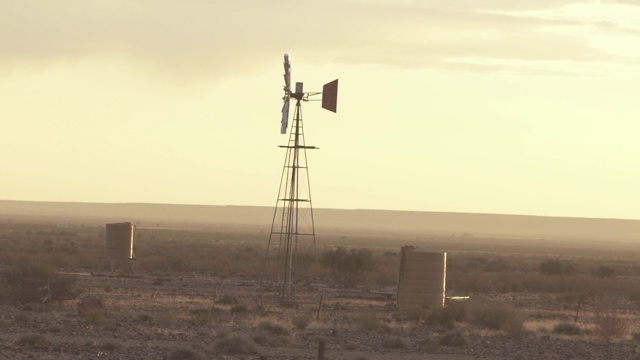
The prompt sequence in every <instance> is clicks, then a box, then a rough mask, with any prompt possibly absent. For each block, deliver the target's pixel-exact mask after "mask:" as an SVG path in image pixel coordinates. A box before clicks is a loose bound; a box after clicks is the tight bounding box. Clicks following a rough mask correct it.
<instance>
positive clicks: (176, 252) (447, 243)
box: [0, 218, 640, 360]
mask: <svg viewBox="0 0 640 360" xmlns="http://www.w3.org/2000/svg"><path fill="white" fill-rule="evenodd" d="M345 234H346V235H345ZM267 239H268V234H266V233H265V232H264V231H260V230H256V229H255V228H251V227H247V228H243V227H241V226H226V227H224V230H219V231H216V230H212V228H208V229H204V228H203V227H200V228H198V227H196V226H191V227H190V228H184V229H170V228H145V227H144V226H141V227H139V228H138V232H137V243H136V254H137V257H138V258H139V264H138V265H139V271H138V272H136V273H135V274H127V273H116V274H111V275H112V276H102V275H105V274H104V273H97V272H96V273H94V275H93V276H92V275H90V272H91V271H92V270H95V268H96V266H97V265H98V263H99V258H100V256H101V255H102V252H103V245H104V226H103V225H96V224H86V225H79V226H76V227H73V228H59V227H57V226H56V225H54V224H51V223H49V224H47V221H46V219H38V220H37V221H36V220H33V219H31V220H29V219H27V218H21V219H19V220H16V219H15V218H14V219H12V220H9V219H2V223H1V225H0V266H1V269H0V271H1V276H0V303H1V305H0V329H1V331H0V343H1V344H2V345H1V347H0V359H18V358H35V359H61V358H64V359H258V358H264V359H315V358H317V348H318V342H319V341H320V340H323V341H325V342H326V352H325V358H326V359H345V360H346V359H350V360H355V359H360V360H364V359H477V358H481V359H640V355H639V354H640V260H638V259H640V249H638V246H637V245H636V244H634V243H631V242H616V243H611V242H605V241H599V242H598V241H595V240H594V241H593V242H591V243H588V244H587V243H584V242H582V241H579V240H574V241H559V240H548V239H547V240H545V239H526V238H518V239H510V238H508V237H502V238H496V237H492V238H489V237H485V238H483V237H478V236H473V235H472V234H458V235H455V236H454V235H442V234H441V235H416V234H410V233H408V234H402V233H394V234H388V233H375V234H366V235H362V234H361V233H359V232H358V231H351V232H348V233H347V232H343V233H341V232H339V231H334V232H333V233H329V232H327V233H320V234H319V235H318V238H317V242H318V248H317V254H318V258H320V259H323V258H324V259H325V260H326V259H327V258H328V257H327V256H328V255H331V254H333V253H334V252H335V246H336V245H340V246H343V247H345V248H346V251H345V252H344V254H346V255H347V256H349V255H350V254H351V255H354V256H355V254H360V255H361V256H362V258H363V259H364V260H363V261H364V263H365V265H364V268H365V269H366V272H364V273H362V274H359V273H356V272H355V271H356V270H354V269H352V268H349V267H345V268H344V269H345V270H343V271H346V272H350V271H354V273H353V277H351V278H347V279H345V278H338V277H337V276H336V275H335V272H333V271H332V268H330V267H323V266H322V265H318V264H315V263H314V262H313V259H314V255H313V252H312V251H311V250H310V249H311V248H310V247H303V252H302V254H301V260H302V261H301V262H300V264H301V265H300V266H299V274H298V279H299V284H298V286H297V292H298V300H299V306H298V307H297V308H295V309H294V308H281V307H279V306H277V305H276V304H275V303H274V298H275V296H274V292H273V290H274V287H273V285H272V284H270V283H269V281H268V280H269V278H268V277H267V278H266V279H265V277H264V276H263V260H264V254H265V248H266V242H267ZM407 244H410V245H414V246H429V247H435V248H439V249H443V250H447V251H448V252H449V257H448V259H449V262H448V275H447V278H448V286H449V294H448V295H469V296H470V297H471V299H470V300H469V301H466V302H458V303H455V302H451V303H450V304H449V305H448V306H447V307H446V308H444V309H435V310H421V311H411V312H398V311H396V310H395V307H394V299H395V293H394V291H395V284H396V276H397V267H398V252H399V248H400V246H402V245H407ZM329 258H330V256H329ZM324 264H329V262H328V261H325V262H324ZM343 265H344V264H343ZM334 269H335V268H334ZM352 285H355V286H352ZM86 297H93V298H97V299H99V300H100V301H101V302H102V305H103V306H102V307H99V306H90V305H91V304H89V303H86V302H85V303H86V304H88V305H87V306H86V307H79V303H80V302H81V299H84V298H86Z"/></svg>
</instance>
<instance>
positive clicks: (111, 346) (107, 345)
mask: <svg viewBox="0 0 640 360" xmlns="http://www.w3.org/2000/svg"><path fill="white" fill-rule="evenodd" d="M119 348H120V344H117V343H114V342H110V341H107V342H104V343H102V344H101V345H100V349H101V350H104V351H115V350H118V349H119Z"/></svg>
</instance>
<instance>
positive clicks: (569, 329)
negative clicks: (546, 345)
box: [553, 322, 583, 335]
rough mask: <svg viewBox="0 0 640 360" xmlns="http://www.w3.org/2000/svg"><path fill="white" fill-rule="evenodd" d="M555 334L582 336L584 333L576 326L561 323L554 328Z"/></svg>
mask: <svg viewBox="0 0 640 360" xmlns="http://www.w3.org/2000/svg"><path fill="white" fill-rule="evenodd" d="M553 333H554V334H562V335H582V334H583V331H582V329H581V328H580V327H579V326H578V325H576V324H572V323H568V322H561V323H559V324H557V325H556V326H555V327H554V328H553Z"/></svg>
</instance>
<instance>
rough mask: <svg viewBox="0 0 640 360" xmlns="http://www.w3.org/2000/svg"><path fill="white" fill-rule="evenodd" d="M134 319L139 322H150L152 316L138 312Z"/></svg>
mask: <svg viewBox="0 0 640 360" xmlns="http://www.w3.org/2000/svg"><path fill="white" fill-rule="evenodd" d="M136 319H137V320H138V321H140V322H151V320H153V317H152V316H151V315H149V314H144V313H143V314H138V315H137V316H136Z"/></svg>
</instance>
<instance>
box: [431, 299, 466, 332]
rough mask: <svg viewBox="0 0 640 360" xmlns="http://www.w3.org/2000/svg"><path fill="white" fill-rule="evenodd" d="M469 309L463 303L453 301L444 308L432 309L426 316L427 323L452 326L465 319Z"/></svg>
mask: <svg viewBox="0 0 640 360" xmlns="http://www.w3.org/2000/svg"><path fill="white" fill-rule="evenodd" d="M466 314H467V310H466V306H465V304H463V303H452V304H449V305H447V306H445V307H442V308H437V309H434V310H432V311H431V313H429V315H428V316H427V318H426V322H427V325H436V326H444V327H447V328H452V327H453V326H454V323H455V322H456V321H457V322H460V321H463V320H464V319H465V317H466Z"/></svg>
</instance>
